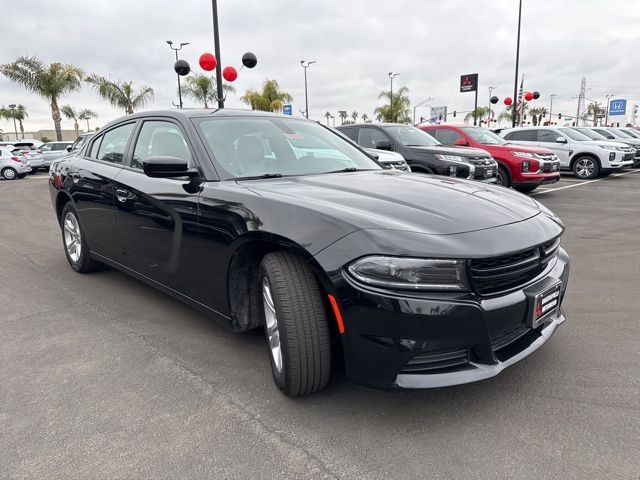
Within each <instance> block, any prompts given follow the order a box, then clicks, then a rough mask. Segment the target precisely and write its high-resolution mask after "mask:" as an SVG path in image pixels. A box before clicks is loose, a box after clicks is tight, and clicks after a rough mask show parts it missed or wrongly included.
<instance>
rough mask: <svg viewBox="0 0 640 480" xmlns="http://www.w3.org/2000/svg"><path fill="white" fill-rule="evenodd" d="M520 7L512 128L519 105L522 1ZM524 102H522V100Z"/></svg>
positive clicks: (514, 124)
mask: <svg viewBox="0 0 640 480" xmlns="http://www.w3.org/2000/svg"><path fill="white" fill-rule="evenodd" d="M519 4H520V5H519V7H518V42H517V44H516V75H515V80H514V81H513V106H512V107H511V126H512V127H515V126H516V108H517V107H516V105H517V103H518V100H517V98H518V66H519V63H520V25H521V24H522V0H520V2H519ZM521 101H522V100H521Z"/></svg>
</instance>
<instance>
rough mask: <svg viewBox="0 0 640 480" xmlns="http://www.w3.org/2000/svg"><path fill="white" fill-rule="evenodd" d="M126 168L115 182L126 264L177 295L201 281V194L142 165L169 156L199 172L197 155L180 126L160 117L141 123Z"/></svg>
mask: <svg viewBox="0 0 640 480" xmlns="http://www.w3.org/2000/svg"><path fill="white" fill-rule="evenodd" d="M134 138H135V141H134V142H132V143H133V146H132V148H131V150H130V153H129V157H130V158H128V160H127V165H126V166H125V168H124V169H123V171H122V173H121V174H120V175H118V177H117V181H116V182H115V198H116V201H115V203H116V221H117V225H118V230H119V232H120V237H121V239H122V245H123V252H124V259H123V264H124V265H125V266H126V267H128V268H130V269H132V270H134V271H136V272H137V273H139V274H141V275H143V276H145V277H147V278H149V279H152V280H154V281H156V282H158V283H160V284H162V285H165V286H168V287H170V288H172V289H174V290H176V291H178V292H182V293H185V292H189V291H190V290H192V288H193V285H194V282H196V281H197V280H196V279H197V278H198V272H199V271H200V265H199V263H198V247H197V235H198V222H197V214H198V193H199V189H198V188H197V186H195V185H194V184H193V183H191V182H190V181H189V179H186V178H151V177H148V176H146V175H145V173H144V171H143V161H144V160H145V159H146V158H149V157H152V156H171V157H179V158H183V159H185V160H187V162H188V163H189V164H190V166H195V160H194V156H193V154H192V152H193V149H192V148H191V146H190V144H189V142H188V141H187V136H186V135H185V133H184V131H183V129H182V128H181V126H180V125H179V124H178V123H177V122H176V121H174V120H172V119H168V118H164V117H157V118H155V117H154V118H148V119H145V120H143V121H141V123H140V126H139V128H138V129H137V131H136V134H135V136H134Z"/></svg>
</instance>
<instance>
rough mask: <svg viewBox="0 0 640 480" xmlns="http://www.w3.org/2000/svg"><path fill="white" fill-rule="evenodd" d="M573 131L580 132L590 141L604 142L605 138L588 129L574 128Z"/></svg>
mask: <svg viewBox="0 0 640 480" xmlns="http://www.w3.org/2000/svg"><path fill="white" fill-rule="evenodd" d="M574 130H576V131H578V132H580V133H581V134H583V135H584V136H585V137H589V138H590V139H591V140H606V138H605V137H603V136H602V135H600V134H599V133H597V132H594V131H593V130H589V129H588V128H574Z"/></svg>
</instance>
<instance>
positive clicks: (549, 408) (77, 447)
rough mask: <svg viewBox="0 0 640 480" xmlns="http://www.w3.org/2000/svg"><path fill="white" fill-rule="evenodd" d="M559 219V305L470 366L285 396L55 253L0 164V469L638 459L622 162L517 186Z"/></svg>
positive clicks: (455, 475)
mask: <svg viewBox="0 0 640 480" xmlns="http://www.w3.org/2000/svg"><path fill="white" fill-rule="evenodd" d="M535 198H536V199H537V200H539V201H540V202H542V203H543V204H545V205H546V206H547V207H549V208H551V209H552V210H553V211H555V212H556V213H557V214H558V215H559V216H560V217H561V218H562V219H563V220H564V222H565V224H566V226H567V231H566V234H565V235H564V239H563V245H564V247H565V248H566V249H567V250H568V252H569V253H570V255H571V256H572V262H573V263H572V272H571V282H570V285H569V290H568V294H567V296H566V298H565V303H564V305H565V310H566V314H567V317H568V321H567V322H566V323H565V324H564V325H563V326H562V327H561V328H560V330H559V331H558V332H557V334H556V335H555V336H554V337H553V338H552V339H551V340H550V341H549V342H548V343H547V344H546V345H545V346H543V347H542V348H541V349H540V350H538V351H537V352H535V353H534V354H533V355H531V356H530V357H528V358H527V359H525V360H523V361H522V362H520V363H518V364H516V365H514V366H512V367H510V368H508V369H507V370H505V371H504V372H502V373H501V374H500V375H499V376H498V377H496V378H493V379H490V380H486V381H483V382H480V383H474V384H469V385H463V386H458V387H449V388H442V389H437V390H427V391H404V392H384V391H377V390H371V389H367V388H363V387H359V386H356V385H352V384H350V383H348V382H347V381H346V380H345V378H344V375H343V374H342V373H341V372H339V371H337V372H336V373H335V374H334V375H333V377H332V380H331V382H330V384H329V386H328V388H327V389H326V390H324V391H322V392H320V393H319V394H316V395H312V396H309V397H306V398H302V399H296V400H292V399H288V398H286V397H284V396H283V395H282V394H280V393H279V391H278V390H277V389H276V388H275V386H274V385H273V382H272V380H271V374H270V369H269V362H268V357H267V350H266V345H265V342H264V339H263V335H262V333H261V332H250V333H247V334H233V333H231V332H229V331H227V330H226V329H224V328H223V327H222V326H220V325H219V324H217V323H216V322H215V321H213V320H210V319H208V318H206V317H204V316H203V315H201V314H200V313H198V312H197V311H195V310H193V309H191V308H189V307H187V306H186V305H184V304H182V303H180V302H179V301H177V300H174V299H172V298H170V297H168V296H166V295H163V294H161V293H159V292H158V291H156V290H154V289H153V288H151V287H149V286H146V285H144V284H142V283H140V282H138V281H136V280H134V279H132V278H130V277H128V276H126V275H124V274H122V273H120V272H118V271H115V270H112V269H104V270H102V271H100V272H97V273H94V274H90V275H80V274H77V273H75V272H73V271H72V270H71V269H70V268H69V266H68V264H67V261H66V259H65V256H64V253H63V250H62V241H61V236H60V231H59V227H58V225H57V224H56V220H55V215H54V213H53V210H52V207H51V203H50V199H49V194H48V190H47V180H46V174H43V173H39V174H36V175H32V176H29V177H27V178H25V179H23V180H16V181H10V182H9V181H3V182H0V200H1V202H0V205H2V208H0V478H2V479H14V478H15V479H58V478H60V479H89V478H96V479H97V478H100V479H138V478H167V479H196V478H198V479H199V478H202V479H218V478H221V479H222V478H229V479H231V478H233V479H307V478H312V479H320V478H341V479H391V478H393V479H395V478H398V479H423V478H424V479H427V478H428V479H474V480H477V479H506V478H513V479H629V480H638V479H639V478H640V455H639V453H638V452H640V319H639V312H640V295H639V294H638V290H639V285H640V171H633V172H629V173H626V172H625V174H623V175H611V176H609V177H606V178H603V179H600V180H598V181H593V182H583V181H579V180H577V179H575V178H573V177H571V176H563V178H562V180H561V182H560V183H558V184H556V185H552V186H549V187H545V188H544V189H540V190H537V191H536V192H535Z"/></svg>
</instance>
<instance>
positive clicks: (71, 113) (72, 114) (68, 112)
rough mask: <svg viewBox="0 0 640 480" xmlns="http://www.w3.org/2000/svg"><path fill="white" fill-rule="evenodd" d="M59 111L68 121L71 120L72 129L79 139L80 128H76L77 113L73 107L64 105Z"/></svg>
mask: <svg viewBox="0 0 640 480" xmlns="http://www.w3.org/2000/svg"><path fill="white" fill-rule="evenodd" d="M60 111H61V112H62V114H63V115H64V116H65V117H67V118H68V119H69V120H73V128H74V129H75V131H76V137H79V136H80V128H79V126H78V112H77V111H76V110H75V109H74V108H73V107H71V105H64V106H63V107H62V109H61V110H60Z"/></svg>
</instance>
